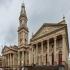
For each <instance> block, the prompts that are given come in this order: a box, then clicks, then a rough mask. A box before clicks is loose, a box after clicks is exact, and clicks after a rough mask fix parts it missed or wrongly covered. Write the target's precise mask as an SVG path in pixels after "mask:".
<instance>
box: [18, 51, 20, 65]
mask: <svg viewBox="0 0 70 70" xmlns="http://www.w3.org/2000/svg"><path fill="white" fill-rule="evenodd" d="M18 65H20V52H19V51H18Z"/></svg>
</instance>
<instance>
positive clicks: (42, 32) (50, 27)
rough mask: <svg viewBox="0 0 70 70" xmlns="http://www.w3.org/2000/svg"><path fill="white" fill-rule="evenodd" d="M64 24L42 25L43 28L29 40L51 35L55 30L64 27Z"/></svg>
mask: <svg viewBox="0 0 70 70" xmlns="http://www.w3.org/2000/svg"><path fill="white" fill-rule="evenodd" d="M64 25H65V24H47V23H45V24H43V26H42V27H41V28H40V29H39V30H38V31H37V32H36V33H35V34H34V35H33V37H32V39H31V40H34V39H36V38H38V37H41V36H43V35H45V34H48V33H51V32H53V31H55V30H57V29H60V28H62V27H63V26H64Z"/></svg>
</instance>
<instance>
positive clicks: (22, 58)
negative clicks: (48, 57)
mask: <svg viewBox="0 0 70 70" xmlns="http://www.w3.org/2000/svg"><path fill="white" fill-rule="evenodd" d="M22 66H24V51H23V52H22Z"/></svg>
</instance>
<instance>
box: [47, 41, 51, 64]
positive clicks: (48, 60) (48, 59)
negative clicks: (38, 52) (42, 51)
mask: <svg viewBox="0 0 70 70" xmlns="http://www.w3.org/2000/svg"><path fill="white" fill-rule="evenodd" d="M49 56H50V54H49V40H47V62H48V63H47V65H49V64H50V57H49Z"/></svg>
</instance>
